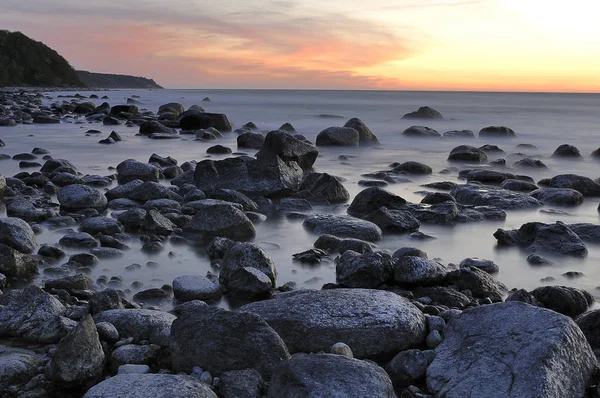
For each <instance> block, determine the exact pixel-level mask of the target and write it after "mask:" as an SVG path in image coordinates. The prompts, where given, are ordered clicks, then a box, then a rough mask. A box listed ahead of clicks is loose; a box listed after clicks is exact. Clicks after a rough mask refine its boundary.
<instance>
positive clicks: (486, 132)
mask: <svg viewBox="0 0 600 398" xmlns="http://www.w3.org/2000/svg"><path fill="white" fill-rule="evenodd" d="M516 136H517V134H516V133H515V132H514V130H513V129H511V128H509V127H504V126H489V127H484V128H482V129H481V130H479V137H490V138H506V137H516Z"/></svg>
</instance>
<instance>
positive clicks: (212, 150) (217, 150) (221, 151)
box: [206, 145, 232, 155]
mask: <svg viewBox="0 0 600 398" xmlns="http://www.w3.org/2000/svg"><path fill="white" fill-rule="evenodd" d="M231 152H232V150H231V148H228V147H226V146H223V145H214V146H211V147H209V148H208V149H207V150H206V153H208V154H212V155H228V154H230V153H231Z"/></svg>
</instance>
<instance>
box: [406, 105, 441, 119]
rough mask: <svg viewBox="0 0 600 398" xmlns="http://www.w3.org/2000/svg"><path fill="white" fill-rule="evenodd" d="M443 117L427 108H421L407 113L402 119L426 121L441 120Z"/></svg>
mask: <svg viewBox="0 0 600 398" xmlns="http://www.w3.org/2000/svg"><path fill="white" fill-rule="evenodd" d="M443 118H444V117H443V116H442V114H441V113H440V112H439V111H437V110H435V109H433V108H431V107H429V106H421V107H419V109H417V110H416V111H413V112H409V113H407V114H405V115H404V116H402V119H427V120H441V119H443Z"/></svg>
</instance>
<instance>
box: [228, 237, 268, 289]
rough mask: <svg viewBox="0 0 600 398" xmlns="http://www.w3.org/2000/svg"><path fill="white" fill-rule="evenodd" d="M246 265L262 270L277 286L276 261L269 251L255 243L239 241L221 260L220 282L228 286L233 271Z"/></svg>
mask: <svg viewBox="0 0 600 398" xmlns="http://www.w3.org/2000/svg"><path fill="white" fill-rule="evenodd" d="M244 267H252V268H256V269H257V270H259V271H261V272H262V273H264V274H265V275H267V276H268V277H269V279H270V280H271V283H272V285H273V287H275V283H276V277H277V271H276V270H275V263H273V260H271V256H269V254H267V252H265V251H264V250H263V249H262V248H260V246H257V245H255V244H254V243H238V244H236V245H235V246H233V247H231V248H230V249H229V250H228V251H227V253H226V254H225V257H224V258H223V261H222V262H221V271H220V273H219V283H221V284H222V285H224V286H227V285H228V284H229V282H230V279H231V277H232V275H233V273H234V272H235V271H236V270H238V269H240V268H244Z"/></svg>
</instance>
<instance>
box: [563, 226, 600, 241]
mask: <svg viewBox="0 0 600 398" xmlns="http://www.w3.org/2000/svg"><path fill="white" fill-rule="evenodd" d="M568 227H569V229H570V230H571V231H573V232H575V233H576V234H577V236H579V238H581V240H582V241H584V242H589V243H600V225H598V224H591V223H579V224H569V225H568Z"/></svg>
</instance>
